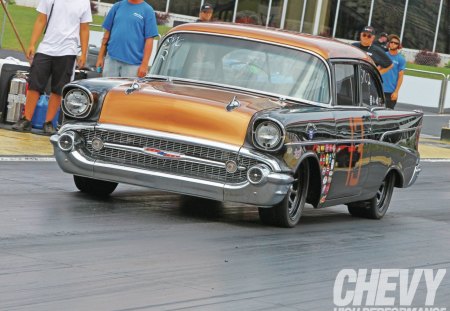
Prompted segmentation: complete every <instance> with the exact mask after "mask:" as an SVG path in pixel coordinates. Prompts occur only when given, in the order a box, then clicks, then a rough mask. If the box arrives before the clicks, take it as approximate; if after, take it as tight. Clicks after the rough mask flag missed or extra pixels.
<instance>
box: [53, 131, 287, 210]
mask: <svg viewBox="0 0 450 311" xmlns="http://www.w3.org/2000/svg"><path fill="white" fill-rule="evenodd" d="M59 137H60V134H55V135H53V136H52V137H51V138H50V141H51V143H52V144H53V148H54V152H55V158H56V161H57V163H58V165H59V166H60V168H61V169H62V170H63V171H64V172H66V173H69V174H73V175H79V176H84V177H89V178H93V179H99V180H108V181H113V182H117V183H126V184H132V185H138V186H144V187H150V188H155V189H160V190H164V191H169V192H174V193H180V194H186V195H192V196H198V197H204V198H209V199H213V200H218V201H229V202H238V203H246V204H253V205H258V206H272V205H275V204H277V203H279V202H281V201H282V200H283V198H284V197H285V196H286V194H287V192H288V190H289V187H290V185H291V184H292V182H293V178H292V176H290V175H288V174H282V173H275V172H271V173H269V174H268V176H267V177H266V179H265V181H264V182H262V183H260V184H257V185H255V184H252V183H250V182H248V181H246V182H242V183H239V184H228V183H221V182H213V181H207V180H202V179H197V178H192V177H185V176H179V175H174V174H170V173H164V172H159V171H154V170H148V169H140V168H133V167H128V166H122V165H118V164H112V163H106V162H104V161H100V160H92V159H90V158H88V157H86V156H84V154H83V153H82V152H80V151H81V150H80V148H83V147H82V146H75V147H74V148H73V149H72V150H71V151H67V152H66V151H62V150H61V149H60V147H59V146H58V138H59Z"/></svg>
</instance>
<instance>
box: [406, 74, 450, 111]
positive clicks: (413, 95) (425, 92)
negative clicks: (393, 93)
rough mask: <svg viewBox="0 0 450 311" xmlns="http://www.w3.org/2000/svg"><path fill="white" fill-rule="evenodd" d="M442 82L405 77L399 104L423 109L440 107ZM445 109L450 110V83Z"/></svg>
mask: <svg viewBox="0 0 450 311" xmlns="http://www.w3.org/2000/svg"><path fill="white" fill-rule="evenodd" d="M441 85H442V80H433V79H426V78H419V77H411V76H406V75H405V76H404V79H403V84H402V87H401V89H400V93H399V94H398V102H399V103H405V104H410V105H416V106H422V107H431V108H438V107H439V96H440V94H441ZM444 108H450V83H449V84H447V96H446V101H445V105H444Z"/></svg>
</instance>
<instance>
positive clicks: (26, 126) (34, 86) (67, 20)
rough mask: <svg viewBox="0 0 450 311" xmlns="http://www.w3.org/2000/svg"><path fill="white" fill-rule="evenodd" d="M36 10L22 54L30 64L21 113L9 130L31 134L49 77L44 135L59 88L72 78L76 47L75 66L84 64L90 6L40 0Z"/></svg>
mask: <svg viewBox="0 0 450 311" xmlns="http://www.w3.org/2000/svg"><path fill="white" fill-rule="evenodd" d="M36 10H37V11H38V16H37V18H36V21H35V23H34V27H33V32H32V34H31V40H30V45H29V47H28V49H27V52H26V53H27V58H28V59H29V60H30V61H32V64H31V68H30V75H29V79H30V84H29V87H28V93H27V99H26V104H25V114H24V116H23V117H22V118H21V119H20V120H19V121H17V122H16V123H15V124H14V125H13V126H12V128H13V129H14V130H16V131H31V119H32V118H33V115H34V111H35V109H36V105H37V101H38V99H39V96H40V95H41V93H43V92H44V90H45V87H46V85H47V82H48V79H49V78H50V76H51V77H52V80H51V94H50V100H49V103H48V109H47V115H46V117H45V123H44V128H43V131H44V134H46V135H51V134H53V133H54V132H55V128H54V127H53V125H52V120H53V119H54V118H55V116H56V113H57V112H58V109H59V105H60V103H61V94H62V88H63V86H64V85H65V84H66V83H68V82H70V80H71V79H72V76H73V70H74V67H75V60H76V58H77V55H78V52H79V48H78V45H79V44H81V56H80V57H79V58H78V67H83V66H84V64H85V62H86V53H87V49H88V42H89V23H90V22H92V14H91V5H90V2H89V0H77V1H72V2H70V5H67V4H66V2H65V1H55V0H40V1H39V4H38V6H37V8H36ZM42 32H44V38H43V40H42V42H41V43H40V44H39V47H38V49H37V53H36V54H35V45H36V43H37V42H38V40H39V37H40V36H41V34H42Z"/></svg>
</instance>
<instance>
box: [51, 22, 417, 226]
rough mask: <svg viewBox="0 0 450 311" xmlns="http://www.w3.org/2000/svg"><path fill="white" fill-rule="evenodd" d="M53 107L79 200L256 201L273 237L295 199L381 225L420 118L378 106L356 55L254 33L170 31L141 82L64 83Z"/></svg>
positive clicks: (373, 78) (294, 37) (403, 174)
mask: <svg viewBox="0 0 450 311" xmlns="http://www.w3.org/2000/svg"><path fill="white" fill-rule="evenodd" d="M62 110H63V112H64V122H63V126H62V127H61V129H60V130H59V132H58V133H57V134H55V135H54V136H52V137H51V142H52V143H53V146H54V150H55V157H56V159H57V162H58V164H59V166H60V167H61V169H62V170H63V171H65V172H67V173H69V174H72V175H74V180H75V185H76V186H77V188H78V189H79V190H81V191H83V192H88V193H91V194H97V195H108V194H110V193H112V192H113V191H114V189H115V188H116V186H117V183H128V184H135V185H141V186H147V187H152V188H157V189H162V190H166V191H170V192H175V193H180V194H186V195H191V196H198V197H203V198H209V199H213V200H220V201H234V202H242V203H248V204H254V205H257V206H258V208H259V215H260V219H261V221H262V222H263V223H266V224H273V225H278V226H282V227H293V226H295V225H296V224H297V223H298V222H299V219H300V217H301V214H302V210H303V209H304V206H305V204H306V203H308V204H311V205H313V206H314V207H316V208H320V207H326V206H332V205H337V204H346V205H347V206H348V210H349V212H350V214H352V215H354V216H362V217H368V218H374V219H380V218H382V217H383V216H384V215H385V213H386V210H387V209H388V206H389V203H390V200H391V196H392V193H393V189H394V187H399V188H403V187H408V186H411V185H412V184H413V183H414V181H415V179H416V177H417V175H418V173H419V171H420V164H419V161H420V157H419V153H418V141H419V133H420V129H421V124H422V117H423V115H422V113H421V112H417V111H396V110H395V111H394V110H390V109H387V108H385V105H384V95H383V92H382V82H381V77H380V75H379V73H378V71H377V69H376V67H375V66H374V64H373V62H372V61H371V60H370V59H369V58H368V56H366V54H365V53H364V52H362V51H360V50H358V49H357V48H355V47H352V46H350V45H347V44H344V43H341V42H338V41H335V40H331V39H326V38H321V37H314V36H310V35H304V34H298V33H291V32H286V31H280V30H273V29H267V28H262V27H258V26H244V25H236V24H225V23H217V24H216V23H195V24H184V25H181V26H178V27H175V28H173V29H172V30H171V31H170V32H169V33H168V34H167V35H166V36H165V37H164V38H163V40H162V42H161V44H160V46H159V49H158V52H157V56H156V59H155V61H154V64H153V66H152V68H151V71H150V74H149V75H148V76H147V77H145V78H143V79H122V78H99V79H88V80H81V81H77V82H73V83H70V84H68V85H66V86H65V88H64V91H63V102H62Z"/></svg>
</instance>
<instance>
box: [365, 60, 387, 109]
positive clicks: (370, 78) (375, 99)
mask: <svg viewBox="0 0 450 311" xmlns="http://www.w3.org/2000/svg"><path fill="white" fill-rule="evenodd" d="M359 81H360V84H361V100H362V104H363V106H366V107H367V106H370V107H374V106H383V105H384V102H383V95H382V92H381V86H380V84H379V83H378V82H377V79H376V77H375V75H374V74H373V72H372V69H370V68H369V67H366V66H361V71H360V77H359Z"/></svg>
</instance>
